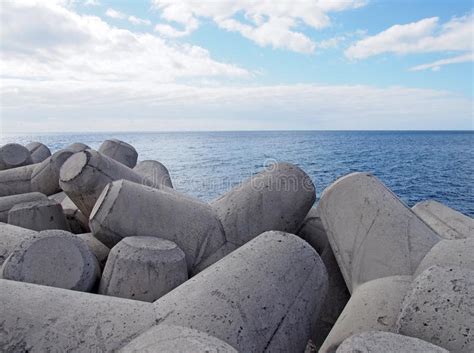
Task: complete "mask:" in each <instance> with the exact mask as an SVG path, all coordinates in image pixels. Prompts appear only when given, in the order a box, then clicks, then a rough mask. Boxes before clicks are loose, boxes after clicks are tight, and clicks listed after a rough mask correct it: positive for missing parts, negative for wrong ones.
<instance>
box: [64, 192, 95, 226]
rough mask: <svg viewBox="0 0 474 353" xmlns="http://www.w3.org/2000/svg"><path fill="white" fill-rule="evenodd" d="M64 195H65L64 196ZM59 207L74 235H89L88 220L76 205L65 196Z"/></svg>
mask: <svg viewBox="0 0 474 353" xmlns="http://www.w3.org/2000/svg"><path fill="white" fill-rule="evenodd" d="M64 195H66V194H64ZM61 206H62V208H63V211H64V215H65V216H66V221H67V223H68V225H69V228H70V231H71V232H72V233H74V234H81V233H90V231H91V230H90V228H89V218H88V217H86V216H85V215H84V214H83V213H82V212H81V211H80V210H79V208H77V206H76V204H75V203H74V202H72V200H71V199H70V198H69V197H67V196H65V197H64V199H63V200H62V201H61Z"/></svg>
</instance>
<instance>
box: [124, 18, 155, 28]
mask: <svg viewBox="0 0 474 353" xmlns="http://www.w3.org/2000/svg"><path fill="white" fill-rule="evenodd" d="M127 19H128V21H129V22H130V23H132V24H134V25H146V26H149V25H151V22H150V20H147V19H143V18H139V17H135V16H128V18H127Z"/></svg>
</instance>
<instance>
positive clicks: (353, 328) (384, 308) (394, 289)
mask: <svg viewBox="0 0 474 353" xmlns="http://www.w3.org/2000/svg"><path fill="white" fill-rule="evenodd" d="M411 280H412V277H411V276H392V277H384V278H379V279H375V280H372V281H369V282H366V283H364V284H362V285H360V286H359V287H357V289H356V290H355V291H354V293H353V294H352V296H351V298H350V300H349V302H348V303H347V305H346V306H345V308H344V310H343V311H342V313H341V315H340V316H339V318H338V319H337V321H336V323H335V324H334V326H333V328H332V330H331V332H330V333H329V335H328V337H327V338H326V340H325V341H324V343H323V345H322V346H321V349H320V350H319V352H320V353H332V352H335V351H336V349H337V347H338V346H339V345H340V344H341V343H342V341H344V340H345V339H346V338H348V337H350V336H352V335H354V334H358V333H362V332H366V331H387V332H396V331H397V326H396V322H397V318H398V314H399V313H400V307H401V303H402V301H403V298H404V297H405V294H406V293H407V291H408V289H409V288H410V285H411Z"/></svg>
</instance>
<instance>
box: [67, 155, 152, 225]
mask: <svg viewBox="0 0 474 353" xmlns="http://www.w3.org/2000/svg"><path fill="white" fill-rule="evenodd" d="M119 179H125V180H130V181H133V182H136V183H141V182H143V180H144V178H143V177H142V176H141V175H140V174H138V173H136V172H134V171H133V170H132V169H130V168H128V167H126V166H125V165H123V164H121V163H120V162H117V161H115V160H114V159H112V158H109V157H107V156H105V155H103V154H102V153H99V152H97V151H94V150H85V151H82V152H78V153H75V154H74V155H73V156H72V157H71V158H69V159H68V160H67V161H66V163H64V165H63V167H62V168H61V174H60V181H59V184H60V185H61V188H62V189H63V190H64V192H65V193H66V194H67V195H68V197H69V198H70V199H71V200H72V201H73V202H74V204H76V206H77V207H78V208H79V209H80V210H81V212H82V213H83V214H84V215H85V216H87V217H89V215H90V213H91V211H92V208H93V207H94V204H95V202H96V201H97V198H98V197H99V195H100V193H101V192H102V190H103V189H104V187H105V186H106V185H107V184H108V183H110V182H112V181H114V180H119Z"/></svg>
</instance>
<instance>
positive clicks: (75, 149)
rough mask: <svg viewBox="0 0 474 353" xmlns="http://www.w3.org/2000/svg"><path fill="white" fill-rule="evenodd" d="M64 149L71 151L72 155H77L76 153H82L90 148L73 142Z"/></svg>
mask: <svg viewBox="0 0 474 353" xmlns="http://www.w3.org/2000/svg"><path fill="white" fill-rule="evenodd" d="M65 149H67V150H69V151H72V152H74V153H77V152H82V151H84V150H89V149H90V147H89V146H87V145H86V144H85V143H82V142H74V143H71V144H70V145H69V146H67V147H66V148H65Z"/></svg>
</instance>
